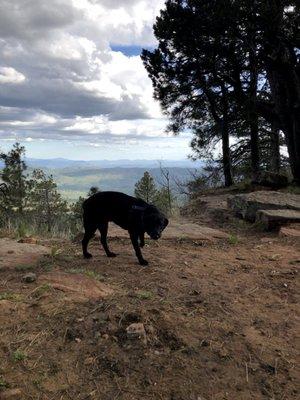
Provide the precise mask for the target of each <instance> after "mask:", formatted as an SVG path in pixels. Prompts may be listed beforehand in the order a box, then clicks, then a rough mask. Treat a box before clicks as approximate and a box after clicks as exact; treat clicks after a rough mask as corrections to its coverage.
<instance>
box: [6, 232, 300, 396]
mask: <svg viewBox="0 0 300 400" xmlns="http://www.w3.org/2000/svg"><path fill="white" fill-rule="evenodd" d="M173 226H174V225H173ZM193 228H195V227H193ZM207 232H208V231H207V230H206V236H207V235H208V233H207ZM202 233H203V231H202ZM113 236H114V235H113ZM166 236H167V235H166ZM177 236H178V237H177V238H176V237H172V235H170V236H169V238H166V239H163V240H160V241H159V242H151V241H148V242H147V245H146V247H145V249H144V251H143V253H144V255H145V258H146V259H148V260H149V261H150V266H149V268H141V267H139V266H138V265H137V263H136V260H135V257H134V255H133V251H132V248H131V245H130V243H129V239H128V238H125V237H115V238H113V239H111V248H112V250H113V251H115V252H117V253H119V256H118V257H117V258H115V259H109V258H106V257H105V256H104V254H103V251H102V249H100V245H99V243H98V241H97V240H96V239H95V240H94V241H93V242H92V244H91V252H92V253H93V255H94V258H93V259H92V260H88V261H86V260H83V259H82V258H81V252H80V246H79V244H70V243H69V242H65V243H63V244H62V245H61V252H58V253H57V255H55V256H52V257H50V256H48V257H47V256H43V257H42V258H40V261H39V263H38V264H37V265H35V264H34V265H32V267H30V266H27V267H26V268H25V269H26V271H25V270H23V271H22V270H20V268H17V269H13V268H5V269H2V270H1V269H0V299H1V300H0V326H1V337H0V399H2V398H5V397H3V396H5V395H6V394H7V393H9V391H11V390H13V389H14V390H15V389H18V390H19V392H18V393H19V397H14V398H21V399H25V400H27V399H41V400H44V399H45V400H46V399H49V400H50V399H59V400H60V399H62V400H65V399H70V398H72V399H82V400H83V399H101V400H111V399H124V400H129V399H130V400H131V399H132V400H138V399H139V400H143V399H145V400H146V399H153V400H154V399H155V400H156V399H166V400H199V399H201V400H221V399H222V400H223V399H228V400H232V399H235V400H239V399H240V400H248V399H249V400H250V399H251V400H252V399H253V400H254V399H255V400H257V399H276V400H277V399H278V400H279V399H297V398H299V387H297V379H298V373H297V367H296V366H297V356H299V353H297V339H296V337H297V330H298V331H299V320H297V317H298V315H297V301H298V298H297V296H298V294H299V277H298V271H299V265H300V252H299V248H300V246H299V240H297V239H290V238H278V237H275V236H268V237H266V236H265V235H262V234H259V233H257V234H256V235H253V234H251V235H246V236H241V237H239V238H236V237H235V236H232V235H229V236H228V237H227V238H226V235H224V237H223V238H219V239H217V238H216V237H215V238H214V240H207V239H205V238H202V239H201V238H200V237H199V238H196V236H195V237H192V238H188V237H186V236H185V234H182V232H181V233H180V234H179V233H178V235H177ZM263 236H264V237H263ZM167 237H168V236H167ZM27 270H32V271H33V272H34V273H36V275H37V280H36V281H35V282H33V283H30V284H29V283H28V284H26V283H24V282H23V281H22V277H23V275H24V273H25V272H27ZM79 281H81V283H80V284H78V286H77V285H76V282H77V283H79ZM76 290H77V292H76ZM137 322H140V323H142V324H143V325H144V328H145V332H146V340H140V339H138V338H135V339H130V338H129V337H128V335H127V333H126V329H127V328H128V326H129V325H130V324H132V323H137ZM1 396H2V397H1ZM17 396H18V395H17Z"/></svg>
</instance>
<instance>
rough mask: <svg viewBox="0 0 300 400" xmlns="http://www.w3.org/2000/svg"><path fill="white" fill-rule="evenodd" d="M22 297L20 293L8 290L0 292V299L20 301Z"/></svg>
mask: <svg viewBox="0 0 300 400" xmlns="http://www.w3.org/2000/svg"><path fill="white" fill-rule="evenodd" d="M22 298H23V297H22V295H20V294H18V293H9V292H4V293H0V300H11V301H21V300H22Z"/></svg>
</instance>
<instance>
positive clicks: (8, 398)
mask: <svg viewBox="0 0 300 400" xmlns="http://www.w3.org/2000/svg"><path fill="white" fill-rule="evenodd" d="M21 398H22V391H21V389H8V390H5V391H4V392H0V399H1V400H17V399H21Z"/></svg>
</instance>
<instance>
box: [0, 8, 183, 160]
mask: <svg viewBox="0 0 300 400" xmlns="http://www.w3.org/2000/svg"><path fill="white" fill-rule="evenodd" d="M163 3H164V2H163V0H51V1H48V0H0V148H1V149H4V150H6V149H8V148H10V147H11V145H12V143H13V142H14V141H16V140H18V141H20V142H22V143H24V144H25V145H26V148H27V155H28V156H31V157H37V158H53V157H65V158H71V159H86V160H88V159H104V158H107V159H119V158H130V159H141V158H144V159H184V158H186V156H187V155H188V154H189V147H188V145H189V140H190V139H189V137H188V135H181V136H179V137H172V136H171V135H168V134H167V133H166V132H165V127H166V124H167V121H166V120H165V119H164V118H163V116H162V114H161V112H160V108H159V105H158V104H157V103H156V102H155V101H154V100H153V98H152V86H151V82H150V80H149V78H148V77H147V73H146V71H145V69H144V67H143V65H142V62H141V60H140V57H139V54H140V51H141V48H142V47H146V48H152V47H153V46H155V39H154V36H153V33H152V25H153V22H154V20H155V16H156V15H157V14H158V13H159V10H160V8H162V7H163Z"/></svg>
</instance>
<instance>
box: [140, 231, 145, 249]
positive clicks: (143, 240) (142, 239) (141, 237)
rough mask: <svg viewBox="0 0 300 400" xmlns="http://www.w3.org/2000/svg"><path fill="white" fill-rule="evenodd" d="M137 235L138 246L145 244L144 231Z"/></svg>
mask: <svg viewBox="0 0 300 400" xmlns="http://www.w3.org/2000/svg"><path fill="white" fill-rule="evenodd" d="M139 237H140V247H144V246H145V232H142V233H140V235H139Z"/></svg>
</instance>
